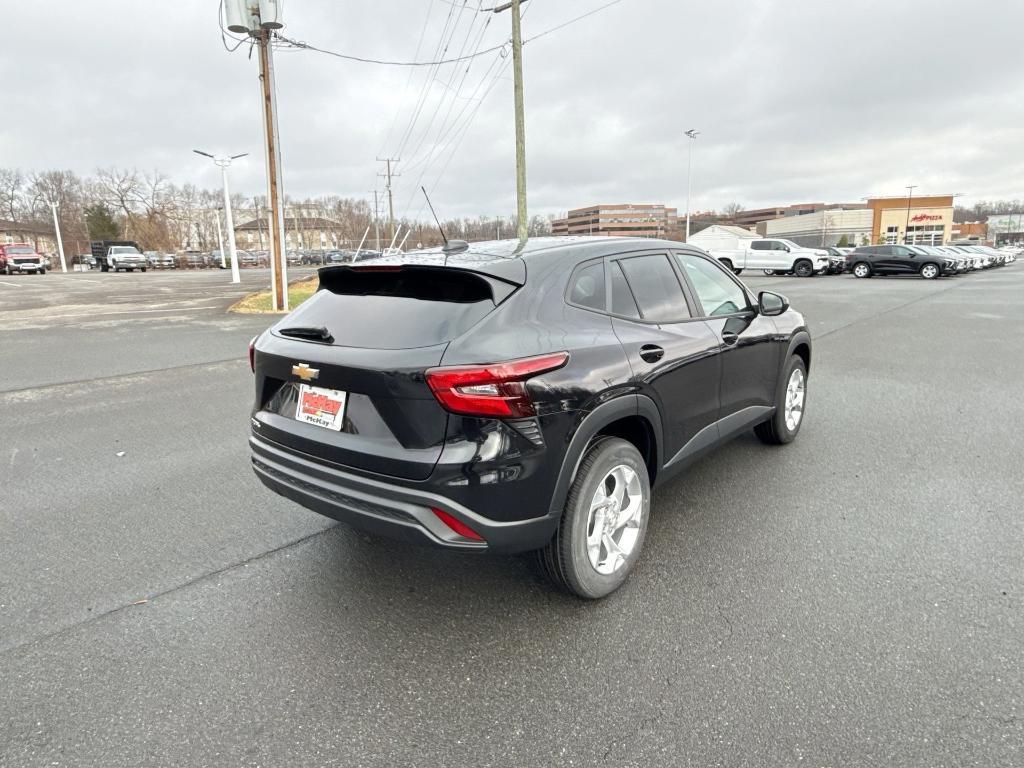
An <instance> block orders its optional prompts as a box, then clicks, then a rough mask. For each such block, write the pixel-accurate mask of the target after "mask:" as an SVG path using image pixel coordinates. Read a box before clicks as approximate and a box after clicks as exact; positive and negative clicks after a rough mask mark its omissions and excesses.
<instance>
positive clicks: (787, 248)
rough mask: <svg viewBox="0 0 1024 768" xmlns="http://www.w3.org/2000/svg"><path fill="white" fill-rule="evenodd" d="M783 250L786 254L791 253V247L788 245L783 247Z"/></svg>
mask: <svg viewBox="0 0 1024 768" xmlns="http://www.w3.org/2000/svg"><path fill="white" fill-rule="evenodd" d="M782 250H784V251H785V252H786V253H789V246H788V245H784V246H782Z"/></svg>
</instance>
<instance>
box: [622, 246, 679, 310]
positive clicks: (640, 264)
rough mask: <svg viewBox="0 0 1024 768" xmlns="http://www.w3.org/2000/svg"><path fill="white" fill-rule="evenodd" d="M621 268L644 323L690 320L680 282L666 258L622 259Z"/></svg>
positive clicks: (654, 256) (657, 255) (664, 255)
mask: <svg viewBox="0 0 1024 768" xmlns="http://www.w3.org/2000/svg"><path fill="white" fill-rule="evenodd" d="M619 264H620V265H621V266H622V271H623V274H625V276H626V281H627V282H628V283H629V288H630V290H631V291H632V293H633V298H634V299H636V304H637V306H638V307H639V309H640V315H641V317H643V319H644V320H649V321H651V322H655V323H661V322H671V321H674V320H680V319H683V318H687V317H689V316H690V310H689V308H688V307H687V305H686V297H685V296H684V295H683V289H682V286H680V285H679V278H677V277H676V272H675V270H674V269H672V264H671V263H670V262H669V260H668V256H667V255H666V254H663V253H658V254H651V255H649V256H633V257H631V258H628V259H621V260H620V261H619Z"/></svg>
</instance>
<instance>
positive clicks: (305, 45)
mask: <svg viewBox="0 0 1024 768" xmlns="http://www.w3.org/2000/svg"><path fill="white" fill-rule="evenodd" d="M623 1H624V0H611V2H609V3H605V4H604V5H601V6H598V7H597V8H594V9H593V10H591V11H587V12H586V13H583V14H580V15H579V16H576V17H574V18H571V19H569V20H568V21H563V22H562V23H561V24H557V25H555V26H554V27H551V28H550V29H546V30H544V31H543V32H539V33H537V34H536V35H533V36H532V37H527V38H524V39H523V45H526V44H527V43H532V42H533V41H534V40H539V39H540V38H542V37H545V36H547V35H550V34H551V33H552V32H557V31H558V30H560V29H565V28H566V27H568V26H570V25H572V24H575V23H576V22H578V21H582V20H583V19H586V18H587V17H589V16H593V15H594V14H596V13H600V12H601V11H603V10H605V9H606V8H611V7H612V6H613V5H618V4H619V3H621V2H623ZM463 7H465V6H463ZM273 35H274V37H275V38H277V39H278V40H280V41H281V42H283V43H287V44H288V45H291V46H293V47H295V48H302V49H305V50H308V51H316V52H317V53H323V54H326V55H328V56H334V57H335V58H338V59H345V60H346V61H357V62H360V63H362V64H384V65H387V66H392V67H435V66H439V65H441V64H457V63H458V62H460V61H469V60H471V59H476V58H479V57H480V56H486V55H487V54H488V53H493V52H495V51H499V50H501V49H502V48H504V47H505V46H506V45H508V43H509V41H508V40H506V41H504V42H503V43H502V44H501V45H493V46H491V47H490V48H485V49H484V50H482V51H476V52H474V53H470V54H467V55H465V56H456V57H454V58H450V59H448V58H445V59H440V60H438V61H392V60H388V59H372V58H369V57H365V56H354V55H352V54H348V53H339V52H338V51H331V50H327V49H326V48H320V47H318V46H315V45H312V44H311V43H307V42H305V41H300V40H293V39H292V38H290V37H285V36H284V35H282V34H280V33H279V32H274V33H273Z"/></svg>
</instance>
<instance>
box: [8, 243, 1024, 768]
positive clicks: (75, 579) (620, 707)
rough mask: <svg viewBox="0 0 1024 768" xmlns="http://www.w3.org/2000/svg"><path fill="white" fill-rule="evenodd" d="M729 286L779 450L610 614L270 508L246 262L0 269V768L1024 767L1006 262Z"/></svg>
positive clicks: (670, 547)
mask: <svg viewBox="0 0 1024 768" xmlns="http://www.w3.org/2000/svg"><path fill="white" fill-rule="evenodd" d="M743 277H744V279H747V281H748V283H749V284H750V285H751V286H752V287H754V288H770V289H773V290H778V291H779V292H781V293H783V294H785V295H787V296H788V297H789V298H790V300H791V302H792V303H793V305H794V306H795V307H796V308H798V309H800V310H801V311H803V312H804V314H805V315H806V316H807V317H808V319H809V324H810V327H811V330H812V333H813V335H814V337H815V349H814V359H813V361H812V366H811V372H810V378H809V389H808V410H807V418H806V422H805V424H804V426H803V430H802V432H801V435H800V437H799V439H798V440H797V441H796V442H795V443H794V444H792V445H790V446H787V447H783V448H775V449H770V448H767V447H764V446H762V445H761V444H760V443H759V442H757V440H756V439H755V438H753V436H752V435H751V436H747V437H743V438H740V439H738V440H737V441H735V442H734V443H732V444H731V445H730V446H728V447H726V448H725V449H723V450H722V451H720V452H718V453H717V454H715V455H714V456H712V457H710V458H708V459H705V460H704V461H702V462H701V463H699V464H697V465H695V466H693V467H692V468H691V469H690V470H689V471H688V472H687V473H686V474H685V475H684V476H683V477H682V478H681V479H679V480H677V481H674V482H672V483H671V484H669V485H666V486H663V487H662V488H661V489H660V490H659V491H658V492H657V493H656V494H655V501H654V509H653V515H652V522H651V529H650V533H649V536H648V540H647V547H646V551H645V553H644V557H643V559H642V561H641V562H640V564H639V565H638V568H637V571H636V572H635V574H634V575H633V578H632V579H631V580H630V581H629V582H628V583H627V584H626V585H625V587H623V589H621V590H620V591H619V592H618V593H616V594H614V595H612V596H611V597H610V598H608V599H606V600H604V601H602V602H599V603H582V602H580V601H577V600H575V599H572V598H569V597H566V596H563V595H560V594H557V593H555V592H553V591H552V590H551V589H550V588H549V587H548V586H547V584H546V583H545V582H543V581H541V580H540V579H539V578H538V577H537V576H536V575H535V574H534V573H533V571H532V570H531V568H530V567H529V565H528V563H527V562H526V560H525V559H524V558H487V557H478V556H466V555H457V554H452V553H447V552H438V551H435V550H431V549H425V548H417V547H414V546H410V545H404V544H398V543H393V542H389V541H380V540H375V539H369V538H367V537H364V536H362V535H359V534H356V533H354V532H352V531H350V530H348V529H346V528H344V527H340V526H336V525H334V524H333V523H332V522H331V521H329V520H326V519H323V518H320V517H318V516H316V515H314V514H313V513H310V512H307V511H305V510H303V509H301V508H299V507H297V506H294V505H292V504H290V503H288V502H287V501H285V500H284V499H282V498H280V497H277V496H276V495H273V494H271V493H270V492H268V491H266V490H265V489H263V487H262V486H261V485H260V484H259V482H258V481H257V480H256V478H255V477H254V476H253V474H252V472H251V470H250V468H249V465H248V464H249V462H248V450H247V445H246V437H247V433H248V409H249V407H250V400H251V382H250V373H249V369H248V365H247V362H246V359H245V358H246V344H247V342H248V340H249V338H250V337H251V336H253V335H254V334H255V333H257V332H258V331H259V330H261V329H262V328H263V327H265V326H266V325H267V324H269V322H270V319H268V318H267V317H265V316H240V315H229V314H226V313H225V308H226V307H227V306H228V305H229V304H230V303H231V302H232V301H233V300H234V299H235V298H237V297H238V296H240V295H241V294H243V293H245V292H246V291H248V290H251V289H253V288H254V287H255V286H256V285H257V283H258V282H260V281H264V280H266V279H267V275H266V272H265V271H264V270H250V271H245V272H243V278H244V284H243V286H241V287H238V286H234V287H233V286H231V284H230V283H229V282H228V277H227V275H226V273H222V272H204V273H181V274H178V273H173V272H172V273H152V272H150V273H147V274H121V275H102V274H91V273H86V274H68V275H60V274H47V275H45V276H39V277H34V276H24V277H21V276H19V277H16V278H2V281H0V360H2V365H0V502H2V503H0V531H2V542H3V550H2V553H3V554H2V557H0V681H2V689H3V695H2V696H0V765H3V766H8V765H9V766H44V765H46V766H49V765H96V766H139V765H147V766H157V765H167V766H171V765H174V766H180V765H196V766H224V765H232V766H273V765H302V766H313V765H337V766H396V765H421V766H462V765H472V766H492V765H493V766H512V765H515V766H526V765H529V766H534V765H538V766H539V765H609V766H651V765H695V766H719V765H721V766H766V765H811V766H851V765H858V766H859V765H864V766H878V765H894V766H895V765H898V766H968V765H977V766H1019V765H1021V764H1024V719H1022V715H1024V712H1022V710H1024V641H1022V637H1024V610H1022V609H1024V604H1022V597H1024V567H1022V552H1024V516H1022V514H1021V511H1020V510H1021V501H1020V500H1021V498H1024V472H1022V466H1024V454H1022V440H1021V436H1020V434H1021V433H1020V428H1021V425H1022V424H1024V399H1022V398H1021V391H1022V384H1021V382H1022V380H1024V343H1022V341H1021V340H1022V339H1024V311H1022V309H1024V265H1022V264H1021V263H1020V262H1018V263H1016V264H1013V265H1010V266H1007V267H1004V268H1002V269H996V270H991V271H988V272H983V273H974V274H969V275H964V276H959V277H953V278H944V279H940V280H936V281H925V280H921V279H917V278H907V279H904V278H885V279H883V278H876V279H871V280H857V279H855V278H853V277H851V276H846V275H844V276H837V277H817V278H813V279H805V280H800V279H797V278H787V277H764V276H761V275H753V276H750V275H744V276H743Z"/></svg>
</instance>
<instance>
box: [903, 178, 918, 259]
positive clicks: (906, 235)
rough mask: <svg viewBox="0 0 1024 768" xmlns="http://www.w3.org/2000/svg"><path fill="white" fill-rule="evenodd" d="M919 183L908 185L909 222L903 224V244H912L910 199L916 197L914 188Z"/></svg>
mask: <svg viewBox="0 0 1024 768" xmlns="http://www.w3.org/2000/svg"><path fill="white" fill-rule="evenodd" d="M916 188H917V184H908V185H907V223H906V224H905V225H904V226H903V244H904V245H909V244H910V201H911V199H912V198H913V197H914V190H915V189H916Z"/></svg>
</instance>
